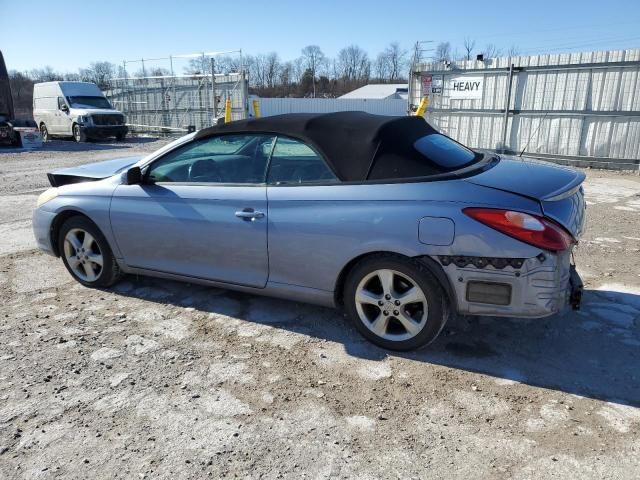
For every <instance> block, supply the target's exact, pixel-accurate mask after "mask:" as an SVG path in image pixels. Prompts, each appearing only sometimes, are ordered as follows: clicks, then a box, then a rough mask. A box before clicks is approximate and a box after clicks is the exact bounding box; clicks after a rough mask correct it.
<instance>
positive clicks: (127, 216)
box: [110, 134, 274, 288]
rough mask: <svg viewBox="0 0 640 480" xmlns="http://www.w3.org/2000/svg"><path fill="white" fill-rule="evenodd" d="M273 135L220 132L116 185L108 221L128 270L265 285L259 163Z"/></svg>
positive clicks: (266, 267)
mask: <svg viewBox="0 0 640 480" xmlns="http://www.w3.org/2000/svg"><path fill="white" fill-rule="evenodd" d="M273 141H274V136H272V135H263V134H237V135H236V134H234V135H220V136H215V137H209V138H204V139H200V140H196V141H193V142H189V143H187V144H186V145H183V146H181V147H179V148H177V149H176V150H172V151H170V152H168V153H167V154H165V155H163V156H161V157H160V158H158V159H157V160H155V161H154V162H153V163H152V164H151V165H150V166H149V167H148V168H147V169H145V172H144V173H145V179H146V180H145V181H144V182H143V183H142V184H140V185H121V186H118V188H117V189H116V191H115V192H114V195H113V199H112V203H111V211H110V216H111V224H112V228H113V232H114V235H115V237H116V241H117V244H118V247H119V249H120V251H121V253H122V255H123V257H124V260H125V263H126V264H127V265H128V266H130V267H134V268H141V269H146V270H151V271H157V272H165V273H171V274H177V275H181V276H187V277H195V278H201V279H206V280H214V281H220V282H225V283H232V284H238V285H246V286H251V287H259V288H262V287H264V286H265V285H266V283H267V278H268V275H269V262H268V253H267V218H266V216H267V198H266V185H265V172H266V166H267V162H268V158H269V154H270V153H271V149H272V146H273Z"/></svg>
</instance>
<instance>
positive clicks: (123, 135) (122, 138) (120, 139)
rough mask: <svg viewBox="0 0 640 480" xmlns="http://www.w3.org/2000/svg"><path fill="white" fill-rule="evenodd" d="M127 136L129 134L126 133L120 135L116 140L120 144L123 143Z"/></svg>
mask: <svg viewBox="0 0 640 480" xmlns="http://www.w3.org/2000/svg"><path fill="white" fill-rule="evenodd" d="M126 136H127V134H126V133H118V134H117V135H116V140H117V141H118V142H121V141H123V140H124V137H126Z"/></svg>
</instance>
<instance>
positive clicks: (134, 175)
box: [125, 167, 142, 185]
mask: <svg viewBox="0 0 640 480" xmlns="http://www.w3.org/2000/svg"><path fill="white" fill-rule="evenodd" d="M125 183H126V184H127V185H138V184H140V183H142V170H140V167H131V168H130V169H129V170H127V175H126V178H125Z"/></svg>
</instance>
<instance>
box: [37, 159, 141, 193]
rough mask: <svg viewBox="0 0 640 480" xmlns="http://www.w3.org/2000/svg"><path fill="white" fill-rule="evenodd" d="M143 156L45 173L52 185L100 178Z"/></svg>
mask: <svg viewBox="0 0 640 480" xmlns="http://www.w3.org/2000/svg"><path fill="white" fill-rule="evenodd" d="M142 158H143V157H124V158H115V159H113V160H107V161H105V162H96V163H88V164H86V165H80V166H78V167H71V168H63V169H61V170H55V171H53V172H50V173H47V177H48V178H49V183H50V184H51V186H52V187H61V186H62V185H67V184H70V183H81V182H91V181H96V180H101V179H103V178H107V177H111V176H113V175H115V174H117V173H120V172H122V171H124V170H125V169H126V168H128V167H130V166H131V165H133V164H134V163H136V162H138V161H139V160H140V159H142Z"/></svg>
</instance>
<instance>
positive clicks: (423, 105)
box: [416, 96, 429, 117]
mask: <svg viewBox="0 0 640 480" xmlns="http://www.w3.org/2000/svg"><path fill="white" fill-rule="evenodd" d="M428 106H429V97H427V96H424V97H422V100H421V101H420V105H419V106H418V109H417V110H416V117H422V116H423V115H424V112H426V111H427V107H428Z"/></svg>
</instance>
